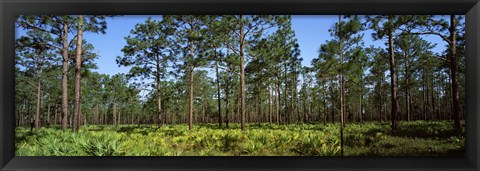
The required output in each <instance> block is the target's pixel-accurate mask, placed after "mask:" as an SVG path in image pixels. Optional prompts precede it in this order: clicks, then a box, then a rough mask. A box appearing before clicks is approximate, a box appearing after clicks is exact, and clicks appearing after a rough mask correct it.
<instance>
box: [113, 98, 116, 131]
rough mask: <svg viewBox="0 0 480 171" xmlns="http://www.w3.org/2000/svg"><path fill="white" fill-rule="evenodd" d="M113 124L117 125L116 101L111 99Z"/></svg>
mask: <svg viewBox="0 0 480 171" xmlns="http://www.w3.org/2000/svg"><path fill="white" fill-rule="evenodd" d="M113 125H117V102H116V99H114V100H113Z"/></svg>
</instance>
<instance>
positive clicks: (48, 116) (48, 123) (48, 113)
mask: <svg viewBox="0 0 480 171" xmlns="http://www.w3.org/2000/svg"><path fill="white" fill-rule="evenodd" d="M48 125H50V96H48V100H47V126H48Z"/></svg>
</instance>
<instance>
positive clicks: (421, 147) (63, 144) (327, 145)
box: [16, 121, 464, 156]
mask: <svg viewBox="0 0 480 171" xmlns="http://www.w3.org/2000/svg"><path fill="white" fill-rule="evenodd" d="M452 125H453V124H451V122H446V121H439V122H425V121H414V122H408V123H407V122H400V125H399V129H398V130H397V131H395V132H392V131H391V129H390V125H382V124H379V123H374V122H370V123H364V124H347V125H346V128H345V148H344V154H345V155H347V156H412V155H413V156H451V155H462V154H463V150H464V137H463V136H459V135H455V133H454V132H453V131H452V130H453V128H452ZM16 155H17V156H339V155H340V136H339V125H338V124H327V125H324V124H290V125H275V124H268V123H265V124H247V130H246V131H245V132H242V131H241V130H240V125H239V124H230V128H228V129H226V128H218V125H217V124H196V125H194V126H193V129H192V130H191V131H190V130H188V125H183V124H182V125H166V126H162V127H158V126H156V125H140V126H138V125H121V126H95V125H90V126H88V127H86V128H85V127H82V129H80V131H79V132H78V133H74V132H72V131H71V130H69V129H67V130H61V129H60V128H58V127H55V126H53V127H50V128H40V129H39V130H38V131H34V132H30V130H29V129H28V128H24V127H19V128H17V129H16Z"/></svg>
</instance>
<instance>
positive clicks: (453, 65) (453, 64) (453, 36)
mask: <svg viewBox="0 0 480 171" xmlns="http://www.w3.org/2000/svg"><path fill="white" fill-rule="evenodd" d="M456 26H457V22H456V20H455V15H450V29H449V30H450V42H451V44H450V51H451V52H450V79H451V84H452V103H453V107H452V108H453V111H452V112H453V118H454V122H455V123H454V125H455V130H456V131H457V132H460V131H461V130H462V127H461V124H460V105H459V101H460V95H459V93H458V80H457V56H456V55H457V42H456V41H457V31H456Z"/></svg>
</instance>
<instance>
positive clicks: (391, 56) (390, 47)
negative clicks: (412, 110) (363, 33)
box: [387, 15, 398, 131]
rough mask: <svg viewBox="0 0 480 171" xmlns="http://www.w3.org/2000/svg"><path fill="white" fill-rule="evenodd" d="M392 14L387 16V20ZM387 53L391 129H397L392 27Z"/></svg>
mask: <svg viewBox="0 0 480 171" xmlns="http://www.w3.org/2000/svg"><path fill="white" fill-rule="evenodd" d="M392 17H393V16H391V15H390V16H389V21H391V20H392ZM387 32H388V49H389V50H388V53H389V55H390V78H391V91H392V96H391V98H392V111H391V112H392V118H391V119H392V130H393V131H394V130H396V129H397V115H398V100H397V76H396V72H395V55H394V52H393V33H392V32H393V28H388V30H387Z"/></svg>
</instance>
